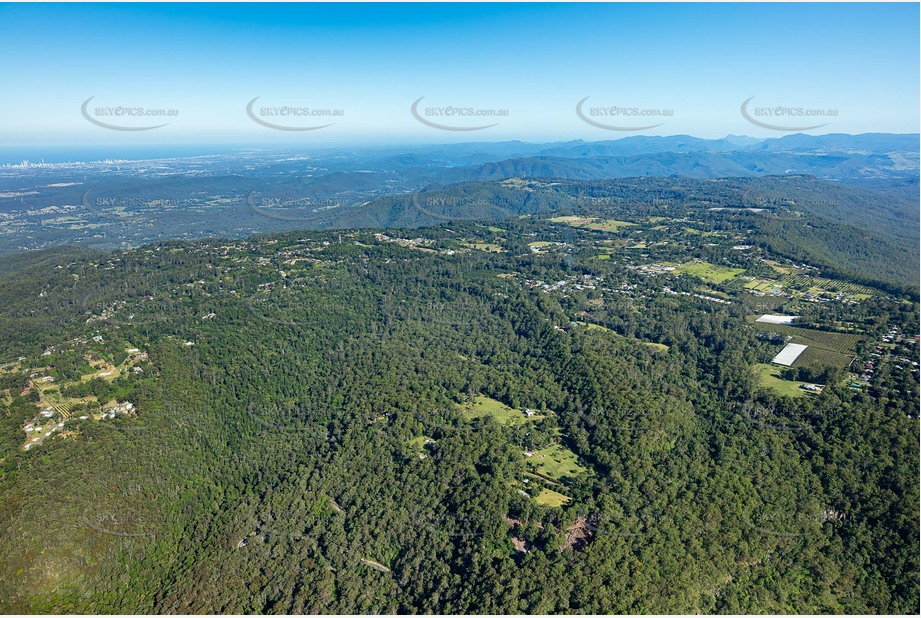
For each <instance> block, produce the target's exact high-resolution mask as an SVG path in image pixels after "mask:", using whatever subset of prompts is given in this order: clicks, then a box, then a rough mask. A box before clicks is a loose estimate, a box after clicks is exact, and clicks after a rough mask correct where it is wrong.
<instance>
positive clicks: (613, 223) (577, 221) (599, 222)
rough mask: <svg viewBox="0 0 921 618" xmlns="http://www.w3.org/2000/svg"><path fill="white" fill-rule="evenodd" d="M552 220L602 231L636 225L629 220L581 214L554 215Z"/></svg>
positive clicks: (615, 230)
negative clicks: (582, 215) (581, 215)
mask: <svg viewBox="0 0 921 618" xmlns="http://www.w3.org/2000/svg"><path fill="white" fill-rule="evenodd" d="M550 221H552V222H553V223H566V224H568V225H571V226H573V227H581V228H585V229H587V230H598V231H600V232H619V231H620V230H621V229H623V228H625V227H630V226H632V225H636V224H635V223H630V222H629V221H619V220H617V219H597V218H593V217H579V216H566V217H554V218H552V219H550Z"/></svg>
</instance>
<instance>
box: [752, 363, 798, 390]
mask: <svg viewBox="0 0 921 618" xmlns="http://www.w3.org/2000/svg"><path fill="white" fill-rule="evenodd" d="M754 370H755V375H757V376H758V383H759V384H760V385H761V387H762V388H766V389H768V390H771V391H774V393H776V394H777V395H780V396H781V397H805V396H806V391H804V390H803V389H801V388H800V387H799V386H800V384H802V382H791V381H790V380H784V379H783V378H781V377H780V368H779V367H777V366H776V365H769V364H766V363H762V364H758V365H755V366H754Z"/></svg>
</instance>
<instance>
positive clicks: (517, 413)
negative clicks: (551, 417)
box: [462, 395, 544, 425]
mask: <svg viewBox="0 0 921 618" xmlns="http://www.w3.org/2000/svg"><path fill="white" fill-rule="evenodd" d="M462 413H463V415H464V418H465V419H467V420H473V419H475V418H481V417H483V416H491V417H493V418H494V419H496V422H497V423H499V424H500V425H521V424H523V423H526V422H528V421H531V420H537V419H540V418H544V417H543V416H542V415H540V414H535V415H534V416H531V417H528V416H525V413H524V412H523V411H522V410H516V409H515V408H510V407H509V406H507V405H505V404H504V403H502V402H501V401H497V400H495V399H492V398H491V397H486V396H485V395H479V396H477V398H476V399H474V400H473V401H472V402H470V403H468V404H466V405H464V406H462Z"/></svg>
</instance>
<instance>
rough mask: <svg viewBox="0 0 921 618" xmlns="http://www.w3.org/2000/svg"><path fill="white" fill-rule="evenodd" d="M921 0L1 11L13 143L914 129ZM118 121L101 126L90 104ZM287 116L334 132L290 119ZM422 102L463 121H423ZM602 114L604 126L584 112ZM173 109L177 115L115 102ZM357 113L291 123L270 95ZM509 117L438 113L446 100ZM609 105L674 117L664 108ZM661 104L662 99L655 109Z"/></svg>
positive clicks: (4, 118)
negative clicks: (779, 113)
mask: <svg viewBox="0 0 921 618" xmlns="http://www.w3.org/2000/svg"><path fill="white" fill-rule="evenodd" d="M918 32H919V7H918V5H917V4H696V5H695V4H646V5H634V4H527V5H522V4H490V5H486V4H459V5H443V4H442V5H437V4H362V5H358V4H351V5H341V4H340V5H331V4H310V5H291V4H275V5H266V4H259V5H255V4H252V5H251V4H168V5H167V4H94V5H68V4H39V5H20V4H2V5H0V58H3V60H2V62H0V83H2V86H3V87H2V90H3V92H4V95H3V97H2V98H0V144H4V145H14V144H49V143H55V144H93V143H119V144H140V143H145V142H146V143H247V142H252V143H267V142H278V143H282V144H316V145H331V144H340V143H341V144H349V143H369V144H371V143H386V142H400V143H409V142H429V143H432V142H452V141H492V140H506V139H522V140H529V141H537V140H559V139H586V140H602V139H616V138H620V137H625V136H628V135H635V134H651V135H673V134H679V133H687V134H692V135H696V136H701V137H722V136H724V135H726V134H729V133H733V134H744V135H752V136H758V137H778V136H782V135H784V134H785V133H783V132H780V131H779V130H776V129H770V128H764V127H761V126H757V125H756V124H753V123H751V122H749V121H748V120H746V119H745V118H744V117H743V115H742V114H741V113H740V106H741V105H742V103H743V102H744V101H745V100H746V99H749V98H750V97H755V98H754V99H753V100H752V101H751V103H750V106H751V107H750V108H749V112H750V115H752V114H753V113H754V111H753V110H755V108H759V107H761V106H767V107H773V106H784V107H792V108H808V109H822V110H833V111H834V112H835V113H836V114H835V115H827V117H823V118H822V119H821V120H820V121H818V122H814V120H815V119H814V118H806V119H804V118H801V117H800V118H796V117H793V118H791V117H789V116H787V117H784V118H782V119H774V118H767V117H764V116H761V117H760V118H761V119H762V120H766V121H769V123H771V124H777V125H780V126H792V125H795V126H806V125H809V124H819V123H820V122H822V123H827V124H825V126H823V127H821V128H819V129H816V130H813V131H808V132H811V133H831V132H835V133H837V132H842V133H864V132H877V131H879V132H901V133H907V132H911V133H914V132H918V130H919V108H921V104H919V60H918V59H919V34H918ZM90 97H93V100H92V102H91V103H90V104H89V107H88V110H89V114H90V115H91V116H92V117H93V118H94V119H96V120H99V121H102V122H105V123H109V124H113V123H114V124H115V125H116V126H134V127H137V126H151V125H154V124H162V123H163V122H168V123H169V124H168V125H167V126H165V127H162V128H158V129H153V130H149V131H115V130H110V129H107V128H102V127H100V126H97V125H96V124H94V123H92V122H90V121H89V120H87V119H86V118H85V117H84V116H83V115H82V114H81V105H82V104H83V103H84V101H86V100H87V99H88V98H90ZM255 97H260V98H259V100H258V102H257V103H256V104H255V107H254V110H255V111H254V115H256V116H258V117H259V118H260V119H262V120H265V121H267V122H270V123H275V124H281V125H282V126H289V127H290V126H297V127H303V126H317V125H320V124H326V123H329V122H333V123H334V124H332V126H330V127H326V128H323V129H318V130H314V131H281V130H276V129H272V128H269V127H266V126H263V125H261V124H258V123H257V122H256V121H254V120H253V119H251V118H250V117H249V116H248V115H247V111H246V106H247V104H248V103H249V102H250V101H251V100H252V99H253V98H255ZM420 97H425V99H424V100H423V101H422V102H421V103H420V105H419V108H418V110H417V112H418V114H419V115H422V116H423V118H424V119H428V120H430V121H432V122H434V123H438V124H443V125H447V126H452V127H458V126H460V127H470V126H482V125H485V124H493V123H498V124H497V125H496V126H494V127H490V128H488V129H482V130H477V131H446V130H442V129H438V128H435V127H432V126H429V125H427V124H424V123H423V122H421V121H419V120H417V119H416V118H415V117H414V116H413V115H412V114H411V112H410V108H411V106H412V104H413V102H414V101H416V100H417V99H419V98H420ZM585 97H590V98H589V99H588V100H587V101H586V103H585V104H584V107H583V115H584V116H589V117H590V118H594V120H596V121H599V122H601V123H603V124H608V125H614V126H618V127H622V128H623V127H627V128H633V127H638V126H644V125H649V124H658V123H662V124H661V126H658V127H655V128H652V129H647V130H641V131H626V132H624V131H614V130H610V129H604V128H599V127H596V126H592V125H590V124H589V123H587V122H585V121H583V120H582V119H580V117H579V116H578V115H577V114H576V105H577V103H578V102H579V101H580V100H583V99H585ZM118 106H123V107H143V108H145V109H174V110H177V111H178V115H177V116H174V117H169V118H165V119H162V118H154V119H153V120H151V119H150V118H138V117H131V118H125V117H123V116H112V115H110V116H105V115H100V114H105V111H101V112H100V111H98V110H97V108H99V107H118ZM281 106H289V107H294V108H310V109H330V110H341V111H342V115H341V116H337V117H334V118H330V117H327V118H320V119H317V118H313V117H291V116H287V117H280V116H275V117H272V116H268V115H266V114H265V113H263V111H261V110H262V108H264V107H281ZM446 106H456V107H462V108H473V109H486V110H507V115H506V116H502V117H493V118H487V119H486V120H483V119H482V118H478V117H474V118H469V117H462V118H459V117H457V115H455V116H453V117H438V116H435V115H432V114H433V113H434V112H432V111H431V110H429V111H426V110H428V109H429V108H433V107H446ZM597 107H623V108H638V109H642V110H660V112H661V111H662V110H665V112H670V115H667V116H660V117H657V118H655V119H653V120H651V121H650V120H649V119H648V118H645V117H630V116H625V115H624V114H623V113H619V114H617V115H615V116H611V117H604V116H597V115H595V116H592V115H591V114H592V113H593V112H592V111H591V110H592V109H593V108H597ZM647 113H649V112H647Z"/></svg>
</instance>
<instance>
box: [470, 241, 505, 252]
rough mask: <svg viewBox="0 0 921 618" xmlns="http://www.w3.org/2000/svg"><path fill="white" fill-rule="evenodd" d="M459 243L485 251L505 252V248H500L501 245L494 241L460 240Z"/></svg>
mask: <svg viewBox="0 0 921 618" xmlns="http://www.w3.org/2000/svg"><path fill="white" fill-rule="evenodd" d="M461 244H462V245H463V246H465V247H468V248H470V249H477V250H479V251H485V252H487V253H505V249H503V248H502V245H498V244H496V243H494V242H462V243H461Z"/></svg>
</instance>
